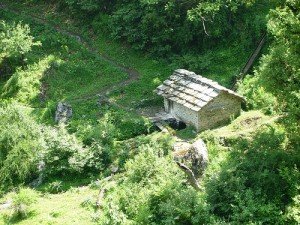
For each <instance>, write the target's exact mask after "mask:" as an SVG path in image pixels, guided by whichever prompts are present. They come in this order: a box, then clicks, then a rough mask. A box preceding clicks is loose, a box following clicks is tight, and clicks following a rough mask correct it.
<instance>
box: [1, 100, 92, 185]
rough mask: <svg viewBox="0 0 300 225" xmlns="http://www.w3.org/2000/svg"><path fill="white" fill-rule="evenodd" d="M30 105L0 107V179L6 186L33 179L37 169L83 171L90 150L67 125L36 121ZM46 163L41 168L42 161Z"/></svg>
mask: <svg viewBox="0 0 300 225" xmlns="http://www.w3.org/2000/svg"><path fill="white" fill-rule="evenodd" d="M29 112H30V111H29V109H28V108H25V107H22V106H20V105H18V104H15V103H14V104H1V107H0V181H1V182H0V183H1V189H2V190H5V189H6V188H10V187H12V186H15V185H17V184H20V183H24V182H28V181H31V180H32V179H33V178H34V177H36V176H37V174H38V172H42V173H44V174H45V175H46V176H49V175H63V174H70V173H80V172H81V171H82V170H83V168H85V166H86V164H87V162H88V160H89V158H90V157H91V154H90V153H89V150H88V149H86V148H83V147H82V145H81V144H80V142H79V141H77V140H76V138H75V136H74V135H70V134H68V133H67V131H66V130H65V129H64V128H58V129H54V128H50V127H45V126H43V125H40V124H38V123H36V122H35V121H34V120H33V119H32V118H31V117H30V116H29ZM41 161H43V162H44V163H45V168H44V170H43V171H38V164H39V162H41Z"/></svg>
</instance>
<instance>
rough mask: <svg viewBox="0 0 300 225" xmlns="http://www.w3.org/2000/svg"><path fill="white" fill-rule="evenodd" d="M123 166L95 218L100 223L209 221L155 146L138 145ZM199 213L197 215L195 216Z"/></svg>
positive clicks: (195, 196) (196, 198) (200, 203)
mask: <svg viewBox="0 0 300 225" xmlns="http://www.w3.org/2000/svg"><path fill="white" fill-rule="evenodd" d="M138 149H139V150H138V151H139V154H137V155H136V156H135V157H134V158H133V159H131V160H128V161H127V163H126V164H125V172H124V174H123V176H122V179H120V180H119V183H118V184H117V185H113V186H112V190H110V191H109V192H108V195H107V197H106V198H105V204H103V212H102V213H101V215H100V218H98V222H99V223H100V224H112V223H114V224H199V223H207V222H208V221H209V220H210V217H209V215H208V211H207V208H206V205H205V203H204V199H203V198H202V197H201V196H199V195H198V194H197V192H196V191H195V190H194V189H192V188H191V187H188V186H185V185H184V175H183V174H182V172H181V171H180V170H179V168H178V167H177V165H176V163H175V162H173V160H172V158H171V157H170V156H168V155H166V156H163V155H162V154H161V150H160V149H161V147H160V146H159V145H157V144H153V145H151V146H150V145H148V144H144V145H140V147H139V148H138ZM199 214H201V215H199Z"/></svg>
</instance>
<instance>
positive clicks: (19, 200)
mask: <svg viewBox="0 0 300 225" xmlns="http://www.w3.org/2000/svg"><path fill="white" fill-rule="evenodd" d="M37 197H38V194H37V193H36V192H35V191H33V190H32V189H30V188H21V189H20V190H19V191H18V192H17V193H13V194H12V196H11V198H12V206H11V208H12V209H11V211H10V212H8V213H7V214H5V216H4V218H5V220H6V221H7V223H8V224H10V222H13V221H17V220H21V219H25V218H28V217H29V216H30V215H31V214H32V213H33V212H34V210H33V209H32V204H33V203H35V202H36V201H37Z"/></svg>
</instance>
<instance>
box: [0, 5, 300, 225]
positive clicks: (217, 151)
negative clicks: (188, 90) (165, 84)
mask: <svg viewBox="0 0 300 225" xmlns="http://www.w3.org/2000/svg"><path fill="white" fill-rule="evenodd" d="M3 7H4V9H2V8H1V9H0V20H1V24H0V100H1V102H0V196H1V197H0V203H1V206H2V203H7V202H8V204H11V205H10V207H9V208H8V209H4V210H3V209H2V208H1V207H0V223H4V224H13V223H20V224H82V221H85V223H86V224H170V225H171V224H299V223H300V173H299V167H300V149H299V145H300V136H299V134H300V124H299V119H300V116H299V115H300V111H299V108H300V93H299V90H300V89H299V87H300V59H299V54H300V38H299V34H300V17H299V15H300V3H299V2H298V1H296V0H277V1H275V0H274V1H267V0H265V1H255V0H253V1H244V0H234V1H221V0H213V1H208V0H201V1H200V0H191V1H175V0H162V1H158V0H147V1H146V0H139V1H132V0H126V1H119V0H114V1H107V0H98V1H92V0H56V1H51V3H50V2H46V3H43V2H42V1H37V0H34V1H15V2H11V1H4V6H3ZM41 9H43V10H41ZM22 12H24V14H23V13H22ZM44 12H47V13H46V14H44ZM42 14H44V15H42ZM43 16H44V17H43ZM53 18H54V19H53ZM51 19H52V21H51ZM20 21H21V22H20ZM265 32H267V33H268V39H269V40H268V46H267V48H266V49H265V50H264V55H263V56H262V57H261V58H260V60H259V63H258V64H257V65H256V67H255V69H254V70H253V72H252V73H251V74H249V75H248V76H246V78H245V79H244V80H241V81H240V82H239V83H238V85H237V86H238V92H240V93H241V94H243V95H244V96H246V97H247V106H246V108H247V109H246V110H249V112H245V113H243V114H242V116H240V117H239V118H237V119H236V120H234V121H232V123H231V124H230V125H228V126H226V127H222V128H219V129H215V130H211V131H205V132H202V133H200V134H197V135H195V134H193V130H192V128H190V127H188V128H187V129H186V130H184V131H178V132H176V131H172V132H171V134H162V133H160V132H157V131H156V130H155V128H154V127H153V125H152V124H151V123H150V122H149V121H148V120H147V119H145V118H143V117H141V116H140V114H139V110H144V109H147V108H155V107H157V106H160V104H161V99H159V98H157V97H155V96H154V95H153V93H152V90H153V89H154V88H155V87H156V86H157V85H158V84H160V83H161V82H162V81H163V80H164V79H165V78H166V77H167V76H168V75H169V74H170V72H171V71H172V69H174V68H178V67H184V68H187V69H192V70H195V71H196V72H199V73H202V74H203V75H204V76H206V75H207V76H208V77H211V78H214V79H216V80H217V81H219V82H220V83H222V84H224V85H227V86H229V85H230V84H232V80H233V79H234V77H235V75H237V73H238V72H239V71H238V69H239V68H240V67H241V66H242V65H243V63H245V62H246V59H247V56H248V55H249V53H250V52H252V50H253V48H254V47H255V45H256V44H257V41H258V40H259V38H260V37H261V35H263V34H264V33H265ZM111 39H114V40H113V41H112V40H111ZM130 48H133V49H134V50H132V49H130ZM216 64H218V65H216ZM123 65H125V66H127V67H128V68H129V69H128V68H127V67H126V68H127V69H128V70H129V71H134V70H137V71H138V72H139V74H138V75H139V77H138V78H135V79H133V78H130V77H128V76H130V73H128V72H126V71H127V70H124V68H125V67H124V66H123ZM122 68H123V69H122ZM133 68H134V69H133ZM126 79H133V80H132V81H131V83H130V82H129V83H128V84H127V85H123V84H124V83H122V82H124V80H126ZM118 84H119V86H118ZM120 84H121V85H120ZM108 90H110V92H109V93H107V96H108V98H109V102H110V103H109V104H108V103H101V102H100V103H99V102H97V100H98V99H97V94H103V93H106V92H108ZM60 101H67V102H69V103H70V104H71V105H72V107H73V111H74V115H73V117H72V118H71V119H70V121H68V123H67V124H58V125H57V124H55V123H54V119H53V118H54V111H55V107H56V105H57V103H58V102H60ZM253 110H259V111H253ZM172 135H175V136H176V135H177V136H179V137H182V138H190V141H192V140H193V138H196V139H197V138H202V139H203V140H204V141H205V143H206V144H207V147H208V150H209V157H210V162H209V165H208V168H207V170H206V171H205V173H204V175H203V177H202V178H201V179H200V184H201V190H200V191H199V190H195V189H194V188H193V187H192V186H190V185H189V183H188V182H187V179H186V176H185V174H184V173H183V172H182V171H181V170H180V169H179V168H178V166H177V165H176V163H175V162H174V159H173V154H172V143H173V142H174V137H173V136H172ZM195 136H196V137H195ZM37 182H41V183H40V184H39V185H38V186H37V187H36V184H37ZM97 199H98V200H97ZM96 203H97V204H96Z"/></svg>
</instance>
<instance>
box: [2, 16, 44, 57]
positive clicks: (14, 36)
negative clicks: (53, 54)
mask: <svg viewBox="0 0 300 225" xmlns="http://www.w3.org/2000/svg"><path fill="white" fill-rule="evenodd" d="M36 45H41V43H40V42H35V41H34V38H33V37H32V36H31V35H30V28H29V26H28V25H26V24H25V25H23V24H22V23H18V24H15V23H12V24H8V23H6V22H5V21H0V63H1V62H2V61H3V59H5V58H8V57H15V58H17V57H23V56H24V54H25V53H27V52H29V51H31V48H32V47H33V46H36Z"/></svg>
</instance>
